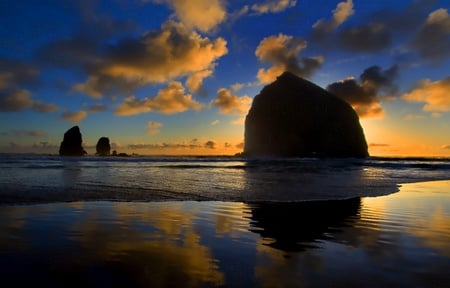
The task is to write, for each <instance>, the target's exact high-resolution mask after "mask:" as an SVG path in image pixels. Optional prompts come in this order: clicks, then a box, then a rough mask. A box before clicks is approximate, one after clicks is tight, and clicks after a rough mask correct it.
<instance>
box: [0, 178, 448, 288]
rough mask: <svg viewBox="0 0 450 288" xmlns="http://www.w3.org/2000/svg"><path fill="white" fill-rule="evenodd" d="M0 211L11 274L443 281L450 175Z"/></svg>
mask: <svg viewBox="0 0 450 288" xmlns="http://www.w3.org/2000/svg"><path fill="white" fill-rule="evenodd" d="M0 217H1V219H2V220H3V221H1V222H0V235H1V236H2V237H0V268H1V269H0V271H1V272H0V276H2V279H3V282H2V285H3V284H4V285H6V286H8V285H17V286H20V285H32V286H34V287H36V286H41V287H42V286H46V287H52V286H53V287H56V286H58V287H62V286H64V287H67V286H72V287H80V286H81V287H89V286H91V287H93V286H105V285H108V286H116V287H117V286H118V287H125V286H126V287H148V286H152V287H167V286H171V287H174V286H178V287H198V286H229V287H235V286H247V287H248V286H260V287H261V286H262V287H274V286H280V287H288V286H290V287H292V286H294V287H296V286H308V287H310V286H322V287H323V286H329V285H331V283H332V284H333V286H334V287H340V286H341V287H347V286H348V285H350V286H367V284H368V283H376V284H377V285H388V286H389V285H390V286H409V285H416V286H417V285H419V286H422V287H426V286H440V285H444V284H445V283H448V281H450V275H448V269H450V246H449V243H450V238H449V235H450V233H449V231H450V181H441V182H430V183H419V184H407V185H403V186H402V187H401V188H400V192H399V193H394V194H390V195H388V196H382V197H373V198H361V199H360V198H352V199H348V200H336V201H326V202H304V203H284V204H283V203H258V204H256V203H252V204H245V203H242V202H237V203H234V202H195V201H171V202H148V203H143V202H105V201H101V202H73V203H53V204H35V205H28V206H27V205H25V206H20V205H18V206H2V207H1V209H0ZM429 263H433V265H429ZM349 271H351V273H349ZM23 275H27V277H23Z"/></svg>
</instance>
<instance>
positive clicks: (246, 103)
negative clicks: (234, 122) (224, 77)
mask: <svg viewBox="0 0 450 288" xmlns="http://www.w3.org/2000/svg"><path fill="white" fill-rule="evenodd" d="M251 103H252V98H250V97H248V96H246V95H245V96H242V97H238V96H236V95H234V94H233V93H231V91H230V90H228V89H225V88H221V89H219V90H218V91H217V98H216V99H214V100H213V101H212V104H213V105H214V106H216V107H217V108H219V111H220V113H222V114H233V115H244V114H246V113H247V112H248V109H249V108H250V105H251Z"/></svg>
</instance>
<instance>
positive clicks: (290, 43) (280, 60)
mask: <svg viewBox="0 0 450 288" xmlns="http://www.w3.org/2000/svg"><path fill="white" fill-rule="evenodd" d="M306 46H307V42H306V41H305V40H304V39H303V38H301V37H293V36H288V35H284V34H282V33H280V34H278V36H269V37H267V38H264V39H263V40H262V41H261V42H260V43H259V45H258V47H257V48H256V51H255V55H256V56H257V57H258V59H259V61H261V62H269V63H272V67H270V68H269V69H267V70H265V69H262V68H261V69H259V70H258V75H257V77H258V80H259V81H260V82H261V83H263V84H265V83H270V82H272V81H274V80H275V79H276V77H277V76H279V75H280V74H282V73H283V72H285V71H290V72H292V73H294V74H296V75H298V76H300V77H309V76H311V75H312V73H313V72H314V71H315V70H316V69H318V68H319V67H320V66H321V65H322V63H323V57H322V56H317V57H309V58H304V57H300V55H299V54H300V52H301V51H302V50H303V49H305V48H306Z"/></svg>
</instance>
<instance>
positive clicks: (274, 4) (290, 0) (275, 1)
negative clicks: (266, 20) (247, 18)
mask: <svg viewBox="0 0 450 288" xmlns="http://www.w3.org/2000/svg"><path fill="white" fill-rule="evenodd" d="M296 4H297V0H268V1H265V2H264V3H262V4H253V5H252V6H251V10H252V11H254V12H257V13H259V14H265V13H278V12H282V11H284V10H286V9H288V8H291V7H295V5H296Z"/></svg>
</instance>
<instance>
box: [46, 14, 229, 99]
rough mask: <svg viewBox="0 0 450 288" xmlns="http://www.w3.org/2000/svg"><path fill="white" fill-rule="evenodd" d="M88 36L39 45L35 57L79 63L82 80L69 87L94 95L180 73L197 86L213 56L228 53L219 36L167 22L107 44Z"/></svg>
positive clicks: (118, 93) (117, 93) (208, 71)
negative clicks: (83, 79) (207, 35)
mask: <svg viewBox="0 0 450 288" xmlns="http://www.w3.org/2000/svg"><path fill="white" fill-rule="evenodd" d="M89 39H90V37H84V36H83V37H82V36H79V37H74V38H73V39H71V40H70V41H69V40H65V41H68V42H67V43H64V42H63V40H60V41H59V42H54V43H52V44H50V45H48V46H46V47H44V48H43V49H41V51H40V55H41V58H42V59H45V57H43V56H42V55H47V54H50V56H48V57H51V56H52V55H53V58H51V59H53V62H51V64H52V65H56V66H62V67H66V66H70V67H72V66H74V67H81V69H82V70H83V71H84V72H85V73H86V75H87V80H86V81H84V82H81V83H76V84H75V85H73V87H72V89H73V90H74V91H77V92H80V93H84V94H86V95H89V96H91V97H93V98H95V99H99V98H101V97H102V96H103V95H108V96H123V95H130V94H132V93H134V92H135V91H136V90H137V89H139V88H141V87H144V86H146V85H150V84H154V83H166V82H168V81H171V80H172V79H175V78H180V77H188V78H189V77H191V78H190V79H189V85H190V88H193V89H199V88H200V87H201V83H200V82H201V80H203V78H204V77H207V75H210V74H211V73H212V71H213V70H214V67H215V65H216V61H217V59H219V58H220V57H222V56H223V55H225V54H227V53H228V50H227V47H226V46H227V42H226V41H225V40H224V39H223V38H220V37H219V38H216V39H214V40H210V39H209V38H207V37H202V36H201V35H199V34H198V33H196V32H195V31H192V30H189V29H188V28H187V27H186V26H184V25H183V24H182V23H177V22H173V21H168V22H166V23H164V24H163V25H162V27H161V29H159V30H151V31H148V32H146V33H144V34H143V35H141V36H139V37H128V38H119V39H118V40H117V41H115V42H113V43H108V44H106V40H104V41H103V42H104V43H103V42H101V41H99V40H95V41H87V40H89ZM78 46H79V47H80V48H79V49H76V47H78ZM49 62H50V59H48V60H47V63H49ZM197 73H199V74H197ZM201 76H202V77H201ZM194 84H195V85H194Z"/></svg>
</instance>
